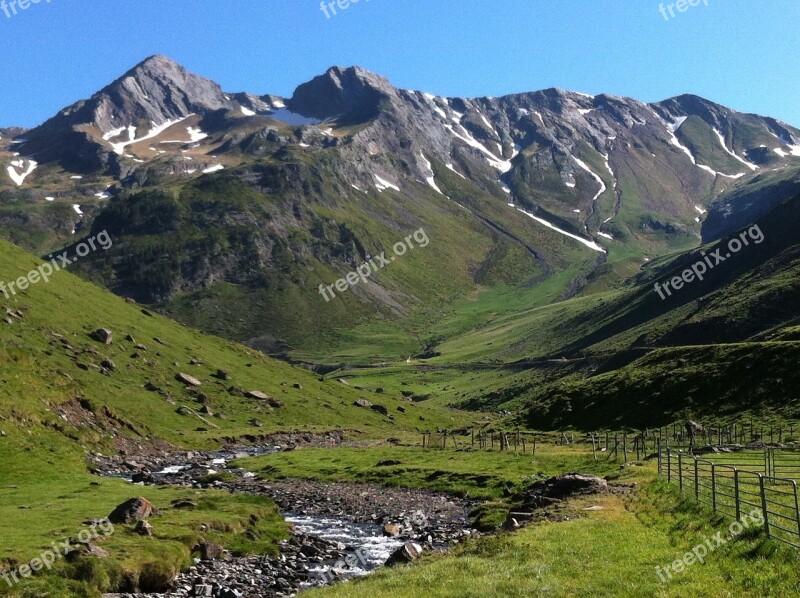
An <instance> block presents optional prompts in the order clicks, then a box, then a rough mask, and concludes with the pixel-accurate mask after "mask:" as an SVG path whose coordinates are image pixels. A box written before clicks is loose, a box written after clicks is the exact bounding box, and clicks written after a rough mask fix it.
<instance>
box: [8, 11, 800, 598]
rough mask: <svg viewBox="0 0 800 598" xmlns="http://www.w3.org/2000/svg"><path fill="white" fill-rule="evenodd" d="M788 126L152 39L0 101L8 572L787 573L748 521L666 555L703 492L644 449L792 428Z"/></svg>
mask: <svg viewBox="0 0 800 598" xmlns="http://www.w3.org/2000/svg"><path fill="white" fill-rule="evenodd" d="M364 8H365V7H364ZM363 12H366V10H364V11H363ZM333 15H336V13H335V12H334V13H333ZM326 16H327V14H326ZM349 16H350V15H344V14H341V15H339V16H338V17H337V19H342V20H344V19H345V18H349ZM798 147H800V129H797V128H795V127H793V126H791V125H789V124H787V123H785V122H783V121H781V120H778V119H776V118H774V117H771V116H761V115H758V114H751V113H745V112H741V111H738V110H734V109H733V108H728V107H726V106H723V105H721V104H718V103H716V102H713V101H711V100H707V99H705V98H702V97H700V96H697V95H691V94H682V95H678V96H674V97H671V98H667V99H664V100H661V101H654V102H644V101H640V100H638V99H635V98H631V97H624V96H619V95H612V94H605V93H599V94H597V95H589V94H585V93H579V92H572V91H567V90H564V89H560V88H548V89H543V90H539V91H531V92H521V93H513V94H508V95H503V96H500V97H490V96H480V97H471V98H467V97H443V96H437V95H434V94H431V93H427V92H424V91H418V90H412V89H404V88H402V87H398V86H396V85H395V84H393V83H392V82H390V81H389V79H387V78H385V77H383V76H381V75H379V74H377V73H374V72H371V71H369V70H366V69H364V68H361V67H358V66H352V67H340V66H334V67H331V68H329V69H327V70H325V71H324V72H322V74H319V75H316V76H314V77H313V78H311V79H310V80H309V81H307V82H305V83H301V84H299V85H298V86H297V87H296V88H295V89H294V91H293V93H292V94H291V95H288V96H287V97H283V96H281V95H275V94H273V93H259V94H256V93H251V92H244V91H240V92H233V91H226V90H224V89H223V87H222V85H220V84H218V83H217V82H215V81H213V80H211V79H208V78H205V77H204V76H201V75H199V74H194V73H192V72H190V71H188V70H187V69H186V68H184V67H183V66H182V65H181V64H179V63H178V62H176V61H174V60H172V59H171V58H168V57H166V56H164V55H161V54H157V55H153V56H150V57H149V58H146V59H145V60H143V61H141V62H139V63H137V64H136V65H135V66H133V67H132V68H131V69H129V70H128V71H126V72H124V73H123V74H122V75H121V76H119V77H118V78H116V79H114V80H112V81H111V82H110V83H108V84H107V85H105V86H104V87H102V88H101V89H100V90H99V91H97V92H95V93H93V94H91V95H90V96H89V97H87V98H85V99H82V100H79V101H77V102H75V103H74V104H72V105H69V106H66V107H65V108H63V109H61V110H60V111H58V112H57V113H55V114H53V115H52V116H51V117H50V118H48V119H47V120H45V121H44V122H42V123H41V124H38V125H37V126H33V127H30V128H28V127H8V128H3V129H0V166H2V169H0V281H5V282H0V292H2V295H0V300H2V302H3V305H2V306H0V318H1V319H2V321H0V339H1V340H2V344H0V364H2V366H0V367H1V368H2V369H0V463H2V464H3V465H2V466H1V467H0V516H2V518H3V520H4V521H6V522H9V523H8V524H7V525H5V526H4V528H3V540H4V542H2V543H0V576H2V579H3V580H4V581H2V582H0V596H9V598H12V597H13V598H28V597H38V596H49V597H62V596H63V597H73V596H80V597H85V598H102V597H104V596H105V597H106V598H112V597H116V598H128V597H132V596H142V595H145V596H186V597H188V596H207V597H208V596H211V597H214V598H245V597H246V598H256V597H261V596H268V597H269V596H274V597H281V598H283V597H289V596H295V595H301V596H309V597H315V596H320V597H324V596H332V597H333V596H342V597H345V596H347V597H349V596H353V597H355V596H392V597H403V596H419V595H428V596H440V597H453V598H456V597H458V598H462V597H465V596H485V595H497V596H504V597H505V596H508V597H515V596H520V597H521V596H531V595H535V596H565V597H566V596H595V595H597V596H630V597H636V596H664V597H667V596H675V597H683V596H689V595H691V596H715V597H716V596H744V595H748V596H749V595H753V596H757V595H758V596H762V595H763V596H792V595H796V594H797V592H798V587H800V578H798V576H797V574H796V570H797V563H798V558H799V557H798V555H799V554H800V553H798V552H797V550H796V549H795V548H793V547H792V546H790V545H789V544H787V543H786V542H785V541H781V540H780V539H779V538H776V537H774V536H770V534H769V524H768V523H766V524H765V525H764V528H763V529H762V528H757V529H752V530H747V531H746V532H744V533H742V534H741V535H737V537H736V538H732V539H731V541H730V542H729V543H727V544H726V546H724V547H722V548H721V549H720V550H719V551H716V552H715V553H714V554H713V555H709V558H708V560H707V562H705V563H701V565H695V566H693V567H687V568H686V570H685V571H678V570H677V568H676V569H674V570H673V569H670V571H673V573H674V574H673V575H672V576H671V577H670V578H669V580H665V579H664V578H663V577H660V576H659V574H658V569H657V568H658V567H663V565H664V564H665V563H674V562H676V561H675V559H676V558H678V559H682V558H683V555H685V554H687V551H691V549H692V547H693V546H695V545H696V544H697V541H698V537H702V536H713V535H714V534H716V533H718V532H719V530H723V529H725V528H726V527H727V526H729V524H730V521H729V519H730V518H729V517H727V515H724V514H722V513H721V512H719V511H718V510H717V509H716V506H717V504H716V502H715V503H714V504H713V505H712V508H707V505H703V504H702V501H698V500H693V499H692V496H691V495H690V493H688V492H686V491H685V488H684V486H683V478H682V477H680V476H679V482H680V485H679V487H678V488H676V487H675V485H674V484H670V483H668V481H667V480H665V479H664V466H663V463H662V458H663V456H664V455H667V454H668V455H670V459H671V458H672V457H671V455H672V453H670V452H668V450H676V451H678V450H679V451H682V452H681V453H680V455H681V457H680V459H681V461H679V463H682V460H683V459H686V462H690V463H691V462H695V463H696V461H689V459H691V458H692V457H693V456H695V455H697V454H711V453H713V454H714V455H718V454H720V455H725V456H727V455H728V454H729V453H730V454H734V455H737V456H738V455H740V454H744V453H746V452H747V451H756V452H757V451H763V453H758V455H761V456H763V458H764V463H768V461H769V458H770V457H769V455H770V454H772V453H770V451H774V450H785V451H787V453H791V451H793V450H795V449H796V447H797V442H798V441H797V440H796V439H795V438H794V429H795V428H796V427H797V425H798V424H797V422H798V421H799V420H800V403H798V399H797V396H796V395H797V392H796V391H797V390H798V388H800V378H798V374H797V368H796V365H795V364H796V362H797V357H798V353H800V335H798V330H799V329H800V321H799V320H798V318H799V317H800V316H798V310H797V305H798V299H800V284H799V283H798V281H800V276H798V274H799V273H798V268H799V267H800V259H798V258H799V257H800V256H799V255H798V252H800V244H799V243H798V240H797V235H796V230H797V228H798V226H799V225H800V222H799V221H798V219H800V209H799V208H800V150H798ZM756 233H758V234H756ZM734 254H735V255H734ZM58 256H60V263H61V266H60V267H55V264H56V261H55V260H56V259H59V258H58ZM713 256H718V259H716V261H714V263H713V264H712V262H711V260H713ZM698 264H700V265H703V269H702V272H701V271H700V269H699V267H698V266H697V265H698ZM45 272H46V273H47V274H46V275H45ZM687 272H688V273H689V274H687ZM692 274H693V276H690V275H692ZM689 278H691V280H689ZM754 421H755V422H756V426H755V427H754V425H753V422H754ZM747 422H749V424H750V435H749V436H748V437H747V438H744V436H743V435H742V436H741V437H740V436H737V434H736V433H734V434H733V435H732V438H729V439H728V442H727V443H726V442H723V436H724V435H723V433H722V432H721V430H731V429H734V426H739V427H738V430H739V431H740V432H741V431H742V430H743V429H744V428H743V427H742V426H745V425H746V423H747ZM690 429H691V430H695V429H697V430H698V434H700V432H699V431H700V430H702V436H698V438H697V439H695V437H694V432H691V433H690V434H691V435H692V436H691V441H690V442H691V443H690V444H689V443H687V442H688V441H687V437H686V434H685V433H684V431H685V430H690ZM755 429H760V430H761V432H760V433H758V434H756V433H754V430H755ZM763 429H769V430H770V433H769V439H767V436H766V434H765V433H764V431H763ZM654 430H658V434H657V435H656V434H654ZM662 430H672V432H671V433H668V432H664V433H662ZM773 430H778V432H777V440H776V438H774V435H773V433H772V431H773ZM787 430H789V432H787ZM707 431H708V434H707V433H706V432H707ZM686 433H689V432H686ZM715 434H716V435H717V436H716V438H717V440H716V441H715V439H714V436H715ZM742 434H743V433H742ZM729 436H731V435H730V434H729ZM601 437H604V438H605V444H604V445H601V443H600V441H599V439H600V438H601ZM487 439H488V440H487ZM609 439H613V440H609ZM696 440H697V442H700V440H702V443H703V444H702V445H700V444H698V445H696V444H695V441H696ZM662 441H663V442H664V444H661V443H662ZM609 442H612V444H609ZM629 442H630V445H629V444H628V443H629ZM648 443H651V444H648ZM670 447H671V448H670ZM752 454H756V453H755V452H753V453H752ZM758 455H757V456H758ZM684 456H685V457H684ZM759 458H760V457H759ZM669 467H670V466H668V467H667V471H668V472H671V469H669ZM679 467H681V465H679ZM695 467H697V466H695ZM723 467H725V465H724V463H721V464H720V468H723ZM764 467H765V468H766V467H768V465H764ZM712 471H713V470H712ZM767 473H768V472H767V471H765V473H764V474H763V475H764V477H770V476H768V475H767ZM750 474H752V472H750V471H747V472H743V473H742V474H741V475H743V476H745V475H750ZM738 475H739V474H737V476H738ZM759 475H761V474H759ZM668 477H669V475H668ZM737 479H738V478H737ZM759 479H761V478H759ZM698 480H699V474H697V469H695V478H694V490H695V496H694V498H695V499H699V498H700V489H699V488H700V482H698ZM761 481H762V483H763V480H761ZM713 483H715V482H712V484H713ZM737 483H738V482H737ZM768 483H772V482H768ZM775 483H776V484H784V485H785V486H786V488H793V491H794V492H795V494H794V495H793V496H795V497H796V478H795V477H788V478H781V479H779V480H778V481H777V482H775ZM737 488H738V487H737ZM737 492H738V489H737ZM764 492H765V491H764V486H763V484H762V487H761V494H762V498H763V496H764ZM785 492H787V493H789V494H791V492H792V491H791V490H785ZM714 497H715V498H714V500H715V501H716V499H717V498H716V497H717V495H716V494H714ZM751 498H752V497H751ZM736 500H737V501H738V500H739V499H738V495H737V499H736ZM764 504H766V503H764ZM737 505H738V502H737ZM756 506H757V505H756ZM737 509H738V506H737ZM764 510H765V511H768V508H767V507H764ZM112 520H113V521H112ZM104 522H106V523H113V524H114V530H113V532H112V533H108V534H103V535H98V534H95V533H94V532H92V533H91V534H90V535H91V537H90V538H89V539H86V538H85V537H84V538H83V539H82V538H81V533H82V532H84V531H85V530H87V529H90V530H91V529H95V530H96V528H97V526H98V525H100V524H101V523H104ZM86 533H89V532H86ZM790 533H792V534H793V533H794V531H793V530H790ZM59 545H60V546H61V547H63V548H64V550H63V554H62V551H60V550H59V552H58V557H59V558H54V559H52V560H51V559H50V558H49V557H48V558H47V559H43V557H42V556H40V555H44V554H53V552H52V551H53V550H55V549H54V547H55V546H59ZM48 551H50V552H48ZM43 563H44V565H43Z"/></svg>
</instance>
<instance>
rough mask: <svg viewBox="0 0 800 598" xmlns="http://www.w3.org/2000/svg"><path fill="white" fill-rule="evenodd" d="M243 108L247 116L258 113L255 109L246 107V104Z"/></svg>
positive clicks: (243, 112)
mask: <svg viewBox="0 0 800 598" xmlns="http://www.w3.org/2000/svg"><path fill="white" fill-rule="evenodd" d="M241 109H242V114H244V115H245V116H255V115H256V113H255V112H254V111H253V110H250V108H245V107H244V106H242V107H241Z"/></svg>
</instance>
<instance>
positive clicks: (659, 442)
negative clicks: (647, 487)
mask: <svg viewBox="0 0 800 598" xmlns="http://www.w3.org/2000/svg"><path fill="white" fill-rule="evenodd" d="M656 455H657V456H658V477H661V439H660V438H656Z"/></svg>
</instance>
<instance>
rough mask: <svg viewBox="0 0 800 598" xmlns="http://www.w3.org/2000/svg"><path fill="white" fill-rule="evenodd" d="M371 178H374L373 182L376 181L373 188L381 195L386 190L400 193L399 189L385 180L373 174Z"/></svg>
mask: <svg viewBox="0 0 800 598" xmlns="http://www.w3.org/2000/svg"><path fill="white" fill-rule="evenodd" d="M372 176H374V177H375V180H376V181H378V182H377V183H375V188H376V189H377V190H378V191H380V192H381V193H383V192H384V191H386V190H387V189H394V190H395V191H400V187H398V186H397V185H394V184H392V183H390V182H389V181H387V180H386V179H382V178H381V177H379V176H378V175H377V174H373V175H372Z"/></svg>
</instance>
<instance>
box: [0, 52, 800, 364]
mask: <svg viewBox="0 0 800 598" xmlns="http://www.w3.org/2000/svg"><path fill="white" fill-rule="evenodd" d="M16 141H17V143H15V144H13V145H7V146H5V148H4V151H3V152H0V160H4V161H5V160H7V161H8V162H9V164H10V166H9V169H10V170H9V177H8V179H7V180H4V182H3V185H2V186H0V202H1V203H0V234H3V235H4V236H6V237H7V238H11V239H13V240H14V241H15V242H16V243H19V244H21V245H22V246H24V247H26V248H27V249H29V250H33V251H38V252H41V253H45V252H49V251H52V250H54V249H57V248H59V247H61V246H65V245H69V244H71V243H72V242H73V241H74V239H73V234H75V235H77V236H78V237H79V238H80V237H81V236H82V235H83V234H85V233H87V232H88V231H93V232H94V233H95V234H96V233H97V232H100V231H101V230H107V231H108V232H109V233H110V234H111V235H112V236H113V237H114V238H115V240H116V243H115V246H114V249H113V250H112V251H109V252H106V253H103V254H102V255H100V254H98V255H93V256H91V257H90V258H88V259H87V260H85V261H83V262H82V263H81V266H80V267H81V268H82V269H83V271H84V273H85V275H86V276H89V277H92V278H93V279H94V280H96V281H98V282H101V283H103V284H105V285H107V286H108V287H109V288H111V289H112V290H114V291H115V292H117V293H119V294H123V295H126V296H132V297H134V298H135V299H136V300H138V301H142V302H145V303H149V304H154V305H157V306H159V308H160V309H162V310H163V311H164V312H165V313H168V314H170V315H172V316H173V317H176V318H178V319H180V320H181V321H184V322H186V323H190V324H192V325H195V326H198V327H200V328H202V329H204V330H208V331H211V332H214V333H217V334H222V335H223V336H226V337H228V338H233V339H236V340H242V341H246V342H248V343H250V344H252V345H253V346H257V347H259V348H262V349H264V350H267V351H270V352H276V353H286V352H287V351H289V352H291V351H292V350H293V349H294V350H301V351H300V352H302V350H308V349H311V348H312V347H314V348H319V347H320V346H326V345H328V344H330V343H333V344H336V343H337V342H338V341H339V340H340V339H341V332H340V331H338V330H337V329H340V328H342V327H354V326H358V325H360V324H365V323H369V322H370V321H373V320H374V318H376V317H378V318H380V319H382V320H383V321H387V319H388V320H397V319H404V318H409V317H411V316H413V315H414V314H419V313H421V312H422V311H425V310H428V311H429V312H430V315H431V316H432V317H433V316H434V315H435V314H436V313H439V310H441V309H445V307H444V306H445V305H447V304H448V303H449V302H451V301H452V300H453V298H454V297H459V296H463V295H465V294H470V293H472V292H475V291H477V290H480V289H486V288H500V287H502V286H508V287H511V288H514V289H517V290H518V292H519V295H520V296H521V297H525V299H524V300H521V302H527V303H528V304H529V305H530V304H541V303H547V302H552V301H556V300H559V299H564V298H569V297H572V296H576V295H578V294H581V293H590V292H594V291H597V290H602V289H603V288H613V287H616V286H618V285H620V284H622V281H624V280H625V279H626V278H628V277H630V276H631V275H634V274H636V273H637V272H638V270H639V269H640V268H641V267H642V265H643V264H646V263H648V262H649V261H651V260H654V259H657V258H659V257H660V256H662V255H665V254H669V253H672V252H675V251H683V250H689V249H691V248H693V247H695V246H697V244H698V243H699V242H700V241H701V234H703V232H704V230H711V228H707V229H704V228H703V227H704V226H707V227H717V225H716V224H713V223H711V224H708V225H704V224H703V220H704V219H705V215H706V213H707V212H708V211H709V210H711V214H712V215H713V219H714V221H716V220H717V219H718V217H717V212H716V210H718V209H720V208H717V207H712V206H717V205H718V204H717V203H715V201H716V200H717V199H718V198H719V197H726V198H731V199H730V201H731V202H733V203H731V207H730V208H729V209H727V210H726V211H725V213H726V214H727V215H726V219H727V220H728V222H731V223H734V224H732V226H735V224H741V223H742V222H744V221H747V220H748V219H749V218H751V217H752V216H753V215H756V216H757V215H758V214H760V213H761V212H758V210H754V209H753V207H752V206H750V207H747V206H748V205H750V204H748V202H747V201H745V200H735V197H736V196H734V195H730V193H733V192H736V191H737V190H740V189H744V188H746V187H747V188H751V187H748V186H749V185H750V184H751V182H753V181H758V180H763V178H764V177H771V176H780V174H781V172H783V171H788V170H790V169H793V168H794V169H796V168H797V166H798V165H800V150H799V149H798V147H800V130H798V129H795V128H793V127H791V126H789V125H788V124H785V123H782V122H780V121H777V120H775V119H773V118H769V117H762V116H758V115H751V114H741V113H739V112H736V111H734V110H731V109H728V108H725V107H724V106H720V105H718V104H715V103H713V102H710V101H708V100H705V99H702V98H699V97H697V96H691V95H683V96H679V97H676V98H671V99H669V100H665V101H663V102H658V103H653V104H647V103H643V102H640V101H637V100H635V99H631V98H623V97H617V96H611V95H605V94H602V95H598V96H587V95H585V94H581V93H576V92H569V91H564V90H560V89H548V90H542V91H537V92H531V93H520V94H513V95H508V96H504V97H500V98H490V97H483V98H471V99H467V98H442V97H436V96H433V95H431V94H427V93H423V92H418V91H409V90H403V89H398V88H396V87H394V86H393V85H392V84H391V83H390V82H389V81H388V80H386V79H385V78H383V77H380V76H379V75H376V74H373V73H370V72H368V71H365V70H363V69H361V68H358V67H350V68H342V67H333V68H331V69H329V70H328V71H327V72H325V73H324V74H322V75H320V76H318V77H316V78H314V79H313V80H311V81H309V82H308V83H305V84H302V85H300V86H299V87H298V88H297V89H296V91H295V92H294V94H293V95H292V97H291V98H280V97H278V96H275V95H269V94H267V95H256V94H251V93H246V92H239V93H227V92H224V91H223V90H222V89H221V88H220V86H219V85H217V84H216V83H214V82H212V81H209V80H207V79H204V78H202V77H199V76H197V75H193V74H190V73H188V72H187V71H186V70H185V69H183V68H182V67H181V66H180V65H178V64H177V63H175V62H173V61H171V60H169V59H167V58H165V57H163V56H155V57H151V58H149V59H147V60H145V61H144V62H143V63H141V64H139V65H138V66H136V67H134V68H133V69H131V70H130V71H128V72H127V73H126V74H125V75H123V76H122V77H121V78H120V79H118V80H117V81H115V82H113V83H111V84H110V85H109V86H107V87H106V88H104V89H103V90H101V91H99V92H98V93H97V94H95V95H94V96H92V98H90V99H88V100H85V101H81V102H78V103H76V104H74V105H73V106H71V107H69V108H66V109H65V110H62V111H61V112H60V113H59V114H57V115H56V116H54V117H53V118H51V119H50V120H48V121H47V122H46V123H44V124H42V125H41V126H39V127H36V128H35V129H32V130H31V131H27V132H25V134H24V137H21V138H18V139H16ZM14 153H19V154H20V155H19V156H14V155H13V154H14ZM12 170H13V176H12V173H11V171H12ZM775 170H777V171H778V172H777V173H775V174H774V175H773V171H775ZM742 193H744V191H742ZM776 197H778V199H774V200H771V201H774V202H779V201H780V198H783V197H785V190H784V191H781V192H778V193H777V195H776ZM48 198H49V199H48ZM751 203H752V202H751ZM755 203H756V204H758V205H766V202H761V201H759V200H758V199H756V200H755ZM734 204H735V205H734ZM66 206H68V207H69V208H71V207H72V206H77V208H75V209H72V210H70V209H66V213H65V210H64V207H66ZM59 209H60V210H61V211H59ZM765 210H766V211H768V210H767V209H766V208H765ZM734 213H735V214H741V216H740V217H738V219H737V218H735V217H733V216H731V215H730V214H734ZM709 220H711V217H709ZM56 223H57V224H56ZM717 228H719V227H717ZM419 229H424V230H426V232H427V234H428V236H429V238H430V240H431V247H430V248H429V249H426V250H419V251H411V252H409V253H408V255H407V256H405V257H404V258H403V259H402V260H398V261H397V262H396V263H394V264H392V267H391V268H386V269H385V270H383V271H381V272H380V273H378V274H376V275H375V276H374V277H372V278H371V279H370V280H369V281H367V282H365V283H364V284H359V285H353V286H351V287H349V291H351V292H347V293H344V294H343V295H342V296H340V297H337V300H336V301H328V302H325V301H323V300H322V299H321V297H320V293H319V290H318V289H319V286H320V285H323V287H324V286H326V285H330V284H331V283H335V281H336V280H337V279H339V278H340V277H342V276H343V275H345V274H346V273H347V272H349V271H351V270H355V269H356V268H358V266H359V265H361V264H363V263H365V262H367V261H368V258H370V257H372V256H375V255H379V254H381V252H383V251H386V250H387V249H390V248H392V247H393V246H394V245H395V244H396V243H397V242H398V241H399V240H402V239H403V238H404V237H406V236H407V235H408V234H409V233H410V232H412V231H415V230H419ZM723 229H724V227H723V228H722V229H719V230H723ZM465 248H466V249H465ZM426 344H427V342H422V341H420V342H419V343H418V346H417V350H419V351H421V352H424V351H425V345H426ZM402 345H403V347H405V346H406V344H405V343H402ZM398 350H400V349H399V348H398ZM403 350H405V349H403Z"/></svg>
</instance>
